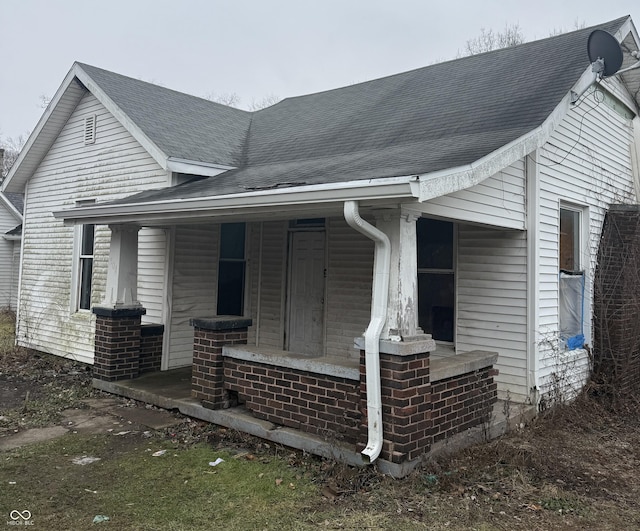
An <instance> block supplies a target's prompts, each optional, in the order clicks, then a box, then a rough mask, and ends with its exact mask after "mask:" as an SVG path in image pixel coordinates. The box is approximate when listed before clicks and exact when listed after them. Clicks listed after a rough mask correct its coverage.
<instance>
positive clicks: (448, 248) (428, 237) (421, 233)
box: [416, 218, 453, 269]
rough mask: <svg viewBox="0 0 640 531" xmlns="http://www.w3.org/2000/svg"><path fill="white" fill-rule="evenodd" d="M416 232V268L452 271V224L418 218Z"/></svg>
mask: <svg viewBox="0 0 640 531" xmlns="http://www.w3.org/2000/svg"><path fill="white" fill-rule="evenodd" d="M416 232H417V238H418V267H419V268H428V269H453V223H450V222H449V221H438V220H435V219H427V218H419V219H418V221H417V222H416Z"/></svg>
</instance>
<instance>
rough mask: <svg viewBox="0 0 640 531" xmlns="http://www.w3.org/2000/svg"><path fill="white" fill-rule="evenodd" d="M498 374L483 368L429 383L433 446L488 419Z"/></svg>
mask: <svg viewBox="0 0 640 531" xmlns="http://www.w3.org/2000/svg"><path fill="white" fill-rule="evenodd" d="M497 374H498V371H497V370H496V369H493V368H490V367H486V368H483V369H480V370H477V371H475V372H472V373H465V374H461V375H458V376H454V377H452V378H446V379H444V380H440V381H438V382H433V383H432V384H431V418H432V421H433V428H432V431H431V433H432V434H433V442H434V443H435V442H438V441H440V440H442V439H447V438H448V437H451V436H452V435H455V434H456V433H460V432H462V431H465V430H467V429H469V428H473V427H474V426H479V425H481V424H483V423H484V422H488V421H489V420H490V418H491V412H492V410H493V404H495V402H496V401H497V400H498V385H497V384H496V383H495V382H494V381H493V378H494V376H496V375H497Z"/></svg>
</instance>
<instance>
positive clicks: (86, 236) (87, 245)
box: [80, 225, 95, 256]
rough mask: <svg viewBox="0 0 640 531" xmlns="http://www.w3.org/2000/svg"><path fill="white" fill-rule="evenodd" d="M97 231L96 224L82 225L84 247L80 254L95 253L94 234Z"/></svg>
mask: <svg viewBox="0 0 640 531" xmlns="http://www.w3.org/2000/svg"><path fill="white" fill-rule="evenodd" d="M94 232H95V225H83V226H82V248H81V249H80V254H82V255H84V256H86V255H90V256H91V255H93V236H94Z"/></svg>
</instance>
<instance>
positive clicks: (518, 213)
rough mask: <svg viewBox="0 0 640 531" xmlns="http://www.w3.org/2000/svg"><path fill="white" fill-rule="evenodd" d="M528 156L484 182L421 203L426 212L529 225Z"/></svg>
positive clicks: (488, 222) (517, 226) (496, 223)
mask: <svg viewBox="0 0 640 531" xmlns="http://www.w3.org/2000/svg"><path fill="white" fill-rule="evenodd" d="M525 188H526V174H525V161H524V159H521V160H518V161H516V162H515V163H513V164H512V165H511V166H509V167H508V168H505V169H504V170H502V171H500V172H498V173H496V174H495V175H493V176H491V177H489V178H488V179H485V180H484V181H483V182H481V183H480V184H477V185H475V186H472V187H471V188H467V189H466V190H460V191H459V192H455V193H452V194H449V195H445V196H442V197H437V198H435V199H430V200H429V201H427V202H425V203H423V204H421V205H418V206H417V207H415V208H417V209H419V210H420V211H421V212H423V213H425V214H429V215H432V216H441V217H445V218H449V219H454V220H458V221H462V222H464V221H466V222H471V223H482V224H486V225H493V226H498V227H507V228H512V229H524V228H525V211H526V209H525Z"/></svg>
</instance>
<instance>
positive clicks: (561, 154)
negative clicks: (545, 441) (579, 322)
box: [536, 97, 634, 392]
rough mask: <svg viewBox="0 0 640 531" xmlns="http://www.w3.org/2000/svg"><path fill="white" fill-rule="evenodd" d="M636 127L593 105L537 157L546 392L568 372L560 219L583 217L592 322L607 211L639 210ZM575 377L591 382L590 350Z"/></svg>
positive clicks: (574, 113) (576, 365) (577, 361)
mask: <svg viewBox="0 0 640 531" xmlns="http://www.w3.org/2000/svg"><path fill="white" fill-rule="evenodd" d="M632 134H633V133H632V123H631V121H630V120H628V119H625V118H623V117H622V116H621V115H620V114H619V113H618V112H616V111H614V110H613V109H612V108H611V107H609V106H607V105H605V104H597V103H596V102H595V101H594V99H593V97H588V98H587V99H586V100H585V101H584V103H583V104H582V105H580V106H579V107H578V108H572V109H571V110H570V111H569V113H568V115H567V116H566V118H565V119H564V120H563V121H562V123H561V124H560V125H559V126H558V128H557V129H556V131H555V132H554V133H553V135H552V137H551V138H550V140H549V141H548V142H547V143H546V144H545V145H544V146H543V147H542V148H541V149H540V150H539V169H538V171H539V179H540V234H539V237H540V253H539V255H540V265H539V287H540V289H539V296H540V314H539V327H540V329H539V330H538V334H539V336H540V338H539V340H538V343H539V344H538V345H537V348H538V351H539V352H538V356H539V359H540V364H539V369H538V372H537V375H536V376H537V385H538V386H539V387H541V388H542V389H541V390H542V391H543V392H545V391H546V390H548V389H549V385H550V382H551V378H552V377H551V375H552V373H554V372H557V371H558V365H559V362H560V365H564V369H563V370H564V371H565V372H566V371H567V370H568V369H567V367H566V363H565V362H566V359H567V355H566V353H565V352H564V349H563V348H561V347H560V346H559V344H558V343H557V335H558V330H559V314H558V303H559V301H558V269H559V261H558V260H559V258H558V256H559V214H560V203H561V202H566V203H569V204H572V205H574V206H575V207H578V208H581V209H583V212H584V214H583V223H584V224H585V230H586V231H588V237H586V238H585V242H584V245H583V252H584V254H585V256H584V257H583V259H582V267H583V268H584V269H585V283H586V289H585V315H591V300H592V294H593V272H594V270H595V259H596V255H597V250H598V244H599V239H600V232H601V230H602V223H603V220H604V214H605V212H606V210H607V208H608V207H609V205H611V204H614V203H630V202H633V201H634V199H633V179H632V176H631V175H632V174H631V160H630V150H629V145H630V143H631V140H632ZM590 324H591V323H590V319H588V318H587V319H586V320H585V325H586V327H587V328H586V329H585V340H586V343H587V344H589V345H591V344H592V338H591V330H590ZM571 367H572V369H571V370H572V371H573V372H574V374H573V375H572V378H574V379H575V378H576V376H575V375H576V374H580V375H582V377H584V376H585V375H586V369H587V367H588V359H587V352H586V350H581V351H579V353H573V354H572V355H571Z"/></svg>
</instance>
